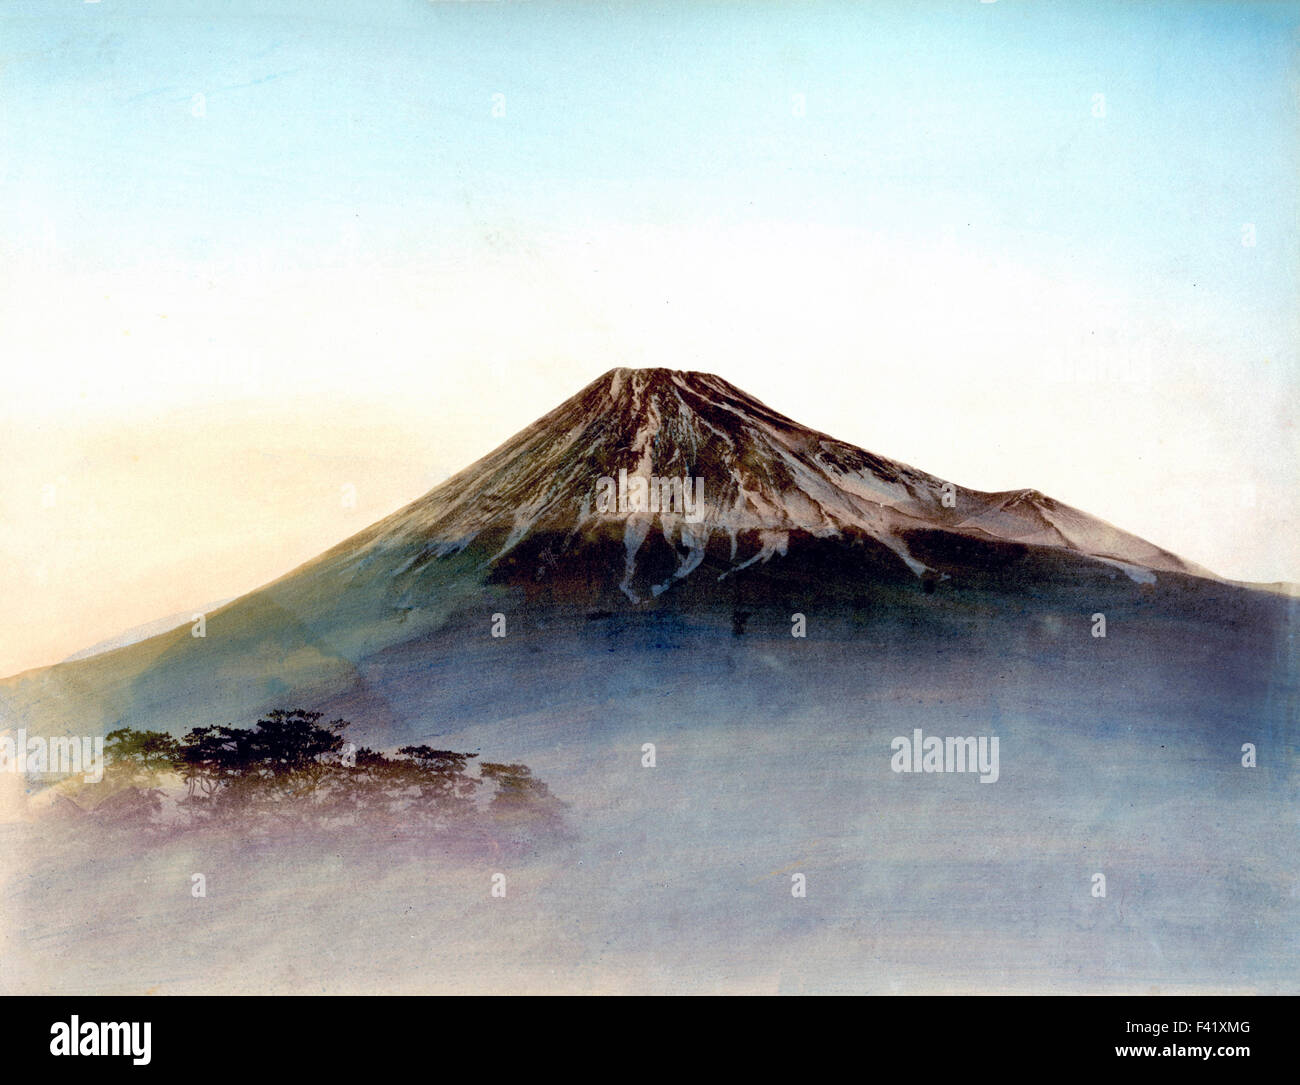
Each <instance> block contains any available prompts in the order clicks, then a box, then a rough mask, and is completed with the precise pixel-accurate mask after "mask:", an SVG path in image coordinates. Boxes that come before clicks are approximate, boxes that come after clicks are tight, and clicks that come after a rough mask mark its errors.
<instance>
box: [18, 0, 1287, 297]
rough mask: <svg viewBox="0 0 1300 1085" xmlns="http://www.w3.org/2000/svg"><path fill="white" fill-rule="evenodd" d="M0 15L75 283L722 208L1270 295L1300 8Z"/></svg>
mask: <svg viewBox="0 0 1300 1085" xmlns="http://www.w3.org/2000/svg"><path fill="white" fill-rule="evenodd" d="M52 9H53V10H52ZM3 18H4V22H3V26H4V39H5V41H6V43H7V45H6V47H5V54H6V57H5V60H6V62H5V65H4V72H3V76H2V77H0V95H3V101H4V104H5V110H4V127H3V148H4V151H3V153H4V169H5V175H4V176H5V193H6V198H5V200H4V205H3V206H4V220H3V226H4V238H5V240H6V242H8V243H9V244H18V245H23V244H29V245H34V244H38V243H39V241H40V236H39V231H40V230H42V229H43V228H44V225H45V224H46V223H48V222H51V221H52V222H54V223H56V224H57V229H58V230H59V233H60V236H63V234H65V233H66V234H67V235H68V236H69V239H71V238H75V250H76V251H75V254H70V255H71V257H72V258H74V259H77V260H83V261H102V262H105V263H117V262H120V261H121V260H122V259H123V258H124V257H130V256H132V255H135V254H141V255H145V256H147V255H148V254H150V253H153V252H156V251H158V250H165V251H166V252H168V253H173V254H174V253H185V254H188V255H190V256H192V257H193V258H195V259H211V258H213V257H219V256H221V255H222V254H223V253H225V252H226V251H228V250H230V249H237V248H238V247H240V246H248V245H255V244H258V243H260V242H261V241H262V240H263V239H264V238H265V236H266V233H267V230H268V225H269V224H274V226H275V230H276V233H277V238H278V240H279V242H280V244H281V245H282V247H283V248H284V249H285V250H286V251H285V255H286V257H287V258H291V259H297V260H303V261H308V262H311V261H314V260H317V259H320V258H321V254H322V251H323V250H324V251H327V250H328V249H329V247H330V246H332V245H333V244H334V243H335V241H336V238H337V232H338V228H339V224H340V221H341V220H343V219H344V218H346V217H347V216H348V215H349V214H351V215H352V216H353V217H354V219H355V220H356V221H358V222H359V223H360V224H361V229H362V230H363V231H364V233H365V236H366V237H367V238H369V239H371V240H372V241H373V243H374V244H376V245H381V246H383V247H384V248H385V249H386V250H388V251H390V252H394V253H396V252H402V251H409V250H415V251H418V250H421V249H422V248H425V247H427V246H429V245H437V244H439V243H443V244H450V243H457V242H460V241H463V240H464V238H465V236H466V235H468V236H470V237H474V236H477V235H479V234H481V232H482V228H483V224H484V223H491V224H495V225H497V226H498V227H499V228H500V229H506V230H515V231H521V232H524V233H527V232H528V231H530V230H533V229H537V228H539V227H541V228H546V229H554V228H557V227H563V226H565V225H567V224H576V223H581V222H583V221H590V220H593V219H594V220H596V221H601V220H607V219H613V220H629V221H638V222H641V221H645V222H655V223H683V222H702V221H707V220H709V219H710V218H712V217H714V216H716V217H719V218H721V219H723V220H724V221H727V220H737V219H739V220H745V219H766V218H778V219H785V220H800V221H808V220H812V221H819V222H826V223H834V224H840V225H860V226H867V227H877V226H881V227H886V228H889V229H906V230H914V231H918V232H921V233H927V232H938V231H942V230H944V229H950V230H954V231H958V232H959V233H960V234H961V235H962V236H964V237H967V238H972V239H976V240H978V241H980V242H981V243H991V244H995V245H1000V246H1008V247H1013V248H1014V247H1021V246H1023V247H1027V248H1029V249H1033V250H1035V251H1038V252H1041V251H1043V250H1051V249H1052V248H1053V247H1056V246H1060V245H1068V246H1069V247H1070V250H1071V251H1070V256H1071V259H1072V260H1077V261H1080V262H1083V263H1086V264H1089V265H1092V266H1094V267H1095V268H1096V270H1097V272H1098V273H1099V274H1115V275H1122V274H1124V273H1125V272H1126V271H1127V272H1129V273H1132V272H1134V271H1135V270H1139V269H1140V270H1143V271H1145V270H1147V269H1152V270H1155V271H1156V272H1158V273H1161V274H1166V275H1170V276H1173V277H1185V276H1184V273H1185V272H1189V271H1196V272H1202V273H1203V275H1202V276H1201V277H1202V278H1205V279H1206V280H1207V284H1206V285H1207V286H1208V287H1210V288H1214V289H1221V290H1225V291H1229V292H1231V293H1234V294H1236V295H1238V296H1239V297H1245V296H1252V297H1254V298H1255V299H1256V300H1257V301H1258V302H1260V303H1267V302H1268V301H1270V300H1271V301H1272V302H1273V304H1277V303H1278V301H1279V300H1281V299H1283V298H1285V299H1287V300H1289V299H1292V298H1294V296H1295V293H1296V285H1297V266H1298V263H1297V262H1298V261H1300V244H1297V241H1298V240H1300V238H1298V237H1297V222H1298V218H1300V217H1298V216H1297V214H1296V212H1297V205H1296V200H1295V189H1296V184H1295V178H1296V176H1297V174H1298V173H1300V162H1297V153H1296V152H1297V146H1296V143H1297V141H1296V135H1295V134H1296V131H1297V129H1298V128H1300V125H1298V124H1297V120H1298V119H1300V118H1297V115H1296V112H1297V110H1296V72H1295V56H1296V49H1297V40H1296V25H1297V8H1296V6H1295V5H1289V4H1279V3H1274V4H1264V5H1258V6H1248V5H1238V4H1230V3H1204V4H1159V3H1153V4H1140V5H1134V4H1113V5H1109V4H1097V3H1086V4H1085V3H1077V4H1042V3H1033V4H1029V3H1015V2H1014V0H999V2H997V3H992V4H982V3H978V2H974V0H972V2H961V3H947V4H932V3H931V4H927V3H921V4H902V3H876V4H809V3H800V4H754V5H741V4H675V5H659V4H634V5H621V6H611V5H596V4H583V5H567V4H546V3H535V4H510V5H495V4H476V3H467V4H456V3H448V4H427V3H415V2H405V3H390V2H383V0H379V2H370V3H365V4H358V3H337V2H333V3H331V2H320V0H313V2H310V3H285V2H280V3H274V2H272V3H219V2H213V0H203V2H201V3H184V2H180V3H177V2H168V3H152V4H151V3H140V2H132V3H129V4H128V3H122V2H120V0H102V2H100V3H96V4H86V3H81V4H77V3H65V4H61V5H58V6H57V7H56V6H54V5H51V4H50V3H48V2H45V0H42V2H40V3H31V4H18V5H13V4H11V5H9V6H8V10H7V12H6V13H5V15H4V17H3ZM498 93H499V94H504V95H505V103H504V104H505V113H506V115H505V117H503V118H501V117H496V118H494V117H493V116H492V114H491V104H492V101H491V96H492V95H493V94H498ZM196 94H202V95H204V104H203V111H204V113H205V115H204V116H203V117H201V118H196V117H194V116H193V115H192V114H193V112H194V106H193V102H194V101H195V99H194V97H193V96H194V95H196ZM1095 94H1104V95H1105V103H1104V107H1105V117H1104V118H1100V119H1099V118H1097V117H1094V116H1093V114H1092V109H1093V96H1094V95H1095ZM795 95H803V96H804V102H805V106H804V109H805V113H804V115H803V116H802V117H797V116H795V115H794V112H795V105H794V102H795V99H794V96H795ZM1246 222H1251V223H1254V224H1255V225H1256V227H1257V230H1258V251H1257V253H1256V254H1255V255H1256V256H1263V257H1267V259H1255V260H1253V261H1252V262H1250V263H1248V264H1245V265H1243V263H1242V261H1241V260H1240V259H1237V257H1239V256H1240V253H1238V252H1237V251H1235V249H1234V248H1233V247H1232V245H1228V244H1224V242H1225V240H1226V241H1228V242H1235V241H1236V240H1237V235H1238V231H1239V230H1240V227H1241V225H1242V224H1243V223H1246ZM1237 247H1238V248H1239V247H1240V246H1237ZM1197 289H1204V287H1202V286H1201V285H1200V284H1199V280H1198V286H1197Z"/></svg>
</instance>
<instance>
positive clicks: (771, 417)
mask: <svg viewBox="0 0 1300 1085" xmlns="http://www.w3.org/2000/svg"><path fill="white" fill-rule="evenodd" d="M602 479H604V480H610V481H612V480H616V479H617V480H621V482H622V483H623V484H624V485H626V482H627V480H628V479H646V480H647V482H648V484H652V483H654V482H655V481H656V480H660V481H662V480H671V481H672V482H673V484H674V485H677V484H678V483H679V482H681V481H682V480H684V481H685V483H686V487H687V493H688V494H689V493H690V487H691V482H692V480H698V482H699V493H698V494H697V495H696V496H697V505H698V507H697V508H695V509H694V510H690V511H688V510H687V509H686V508H685V507H684V503H683V502H682V501H672V500H670V498H669V495H668V491H667V490H665V500H664V508H662V509H659V510H657V511H655V510H653V509H652V508H651V507H650V506H649V505H648V504H647V503H646V502H644V501H642V502H640V503H638V502H636V501H633V502H631V503H629V502H627V499H626V495H624V496H623V497H622V499H621V503H611V502H608V501H606V502H604V503H603V504H602V502H601V501H600V499H599V498H600V488H601V487H600V482H601V480H602ZM655 496H657V495H655ZM691 511H693V513H694V515H691ZM1290 610H1291V605H1290V604H1288V602H1287V601H1285V600H1281V599H1279V598H1277V597H1275V596H1272V595H1269V594H1268V593H1265V592H1260V591H1252V590H1250V589H1248V588H1246V587H1243V586H1239V585H1234V584H1230V583H1228V582H1225V581H1222V580H1221V579H1219V578H1217V577H1215V576H1214V574H1212V573H1210V572H1209V571H1207V570H1205V569H1203V568H1200V567H1199V566H1196V565H1194V564H1192V563H1190V562H1188V561H1185V560H1183V559H1181V558H1179V557H1177V556H1176V555H1174V554H1171V553H1169V552H1168V551H1166V550H1163V549H1161V548H1160V547H1158V546H1155V545H1153V544H1151V543H1149V542H1146V541H1144V540H1143V539H1140V538H1138V537H1136V536H1134V535H1131V534H1129V533H1127V532H1124V531H1122V530H1120V529H1118V528H1116V527H1113V526H1111V525H1110V524H1107V523H1105V522H1104V521H1102V520H1099V519H1097V518H1095V517H1092V516H1089V515H1088V514H1086V513H1084V512H1081V511H1079V510H1077V509H1074V508H1071V507H1070V506H1068V505H1065V504H1063V503H1061V502H1059V501H1056V500H1053V499H1052V498H1050V497H1048V496H1046V495H1044V494H1042V493H1040V492H1038V491H1037V490H1031V489H1025V490H1014V491H1007V492H1000V493H983V492H980V491H977V490H972V489H968V488H966V487H962V486H960V485H957V484H955V483H953V482H950V481H947V480H944V479H941V478H938V477H936V476H934V475H931V474H927V473H926V472H924V471H920V470H917V469H915V468H912V467H909V466H907V465H905V464H902V463H898V462H895V461H893V460H889V459H886V458H884V457H882V456H878V455H876V454H874V453H871V452H868V451H865V450H863V449H861V448H857V447H855V446H853V445H850V444H847V443H845V442H843V441H838V440H835V439H834V438H832V437H829V436H827V435H826V434H823V433H819V432H817V431H815V430H811V429H809V428H807V427H805V426H801V425H799V424H798V423H797V422H795V421H793V420H792V419H790V418H787V417H786V416H784V415H782V414H779V413H778V412H776V411H774V410H772V409H771V408H769V407H768V406H766V405H765V404H763V403H761V402H759V401H758V400H756V399H755V398H753V397H752V396H750V395H748V394H747V393H745V392H743V391H742V390H741V389H739V388H737V387H735V386H734V385H732V384H730V383H728V382H727V381H725V380H723V379H721V378H720V377H717V376H713V375H711V374H707V373H692V372H679V371H674V370H668V369H614V370H611V371H609V372H608V373H606V374H604V375H603V376H602V377H600V378H598V379H597V380H595V381H593V382H592V383H591V384H589V385H588V386H587V387H585V388H583V389H582V390H581V391H579V392H578V393H577V394H576V395H574V396H573V397H571V398H570V399H568V400H566V401H565V402H563V403H561V404H560V405H559V406H558V407H556V408H555V409H554V410H552V411H551V412H549V413H548V414H546V415H543V416H542V417H541V418H539V419H538V420H537V421H536V422H535V423H533V424H532V425H531V426H529V427H528V428H527V429H525V430H523V431H522V432H521V433H519V434H518V435H516V436H515V437H513V438H512V439H510V440H509V441H507V442H506V443H505V444H503V445H501V446H500V447H499V448H497V449H496V450H495V451H493V452H491V453H489V454H488V455H487V456H485V457H483V458H482V459H481V460H479V461H478V462H476V463H474V464H472V465H471V466H469V467H468V468H466V469H465V470H463V471H461V472H460V473H459V474H457V475H455V476H453V477H451V478H450V479H448V480H447V481H446V482H444V483H443V484H442V485H440V486H438V487H436V488H435V489H434V490H432V491H430V492H429V493H427V494H426V495H424V496H423V497H421V498H419V499H418V500H416V501H414V502H412V503H411V504H410V505H408V506H406V507H405V508H403V509H401V510H399V511H397V512H395V513H393V514H392V515H390V516H388V517H387V518H385V519H383V520H381V521H379V522H378V523H376V524H374V525H372V526H370V527H369V528H367V529H365V530H363V531H361V532H360V533H358V534H356V535H354V536H353V537H351V538H349V539H347V540H345V541H344V542H342V543H340V544H339V545H338V546H336V547H334V548H333V549H331V550H329V551H328V552H326V553H324V554H322V555H321V556H320V557H318V558H317V559H315V560H313V561H311V562H309V563H307V564H306V565H303V566H302V567H300V568H298V569H296V570H294V571H293V572H291V573H289V574H288V575H286V576H284V577H282V578H280V579H279V580H276V581H275V582H273V583H271V584H268V585H267V586H265V587H263V588H261V589H259V590H257V591H254V592H252V593H250V594H248V595H245V596H243V597H241V598H239V599H237V600H235V601H233V602H231V603H230V604H228V605H226V606H223V607H221V608H220V609H218V610H216V611H214V612H213V613H211V614H209V615H207V616H206V619H205V622H206V627H207V628H206V635H205V636H204V637H203V638H196V637H194V636H192V635H191V632H192V631H191V629H190V627H189V626H188V625H186V626H182V627H180V628H176V629H172V630H171V631H169V632H167V633H164V634H162V635H160V636H155V637H152V638H150V639H147V640H144V641H142V642H140V643H135V644H129V645H127V646H125V647H122V648H119V649H116V650H113V651H108V652H103V653H101V654H98V655H95V656H93V657H90V658H86V659H74V660H71V661H68V662H64V663H61V664H58V665H55V666H53V667H49V668H44V669H41V670H37V671H31V672H27V673H25V674H22V675H19V676H16V677H14V678H10V679H8V680H6V681H5V682H3V683H2V684H0V709H3V711H4V713H5V715H6V717H7V718H8V719H9V720H11V721H13V722H14V723H15V724H21V725H23V726H25V727H26V728H27V729H28V731H29V732H32V733H46V732H49V733H62V732H63V731H64V730H65V729H66V728H68V727H73V726H75V727H77V728H81V729H82V730H84V729H85V728H86V727H87V726H89V727H90V728H91V729H92V730H98V729H101V728H102V729H111V728H112V727H115V726H125V725H129V726H136V727H143V726H155V727H158V728H160V729H167V730H180V729H185V728H188V727H190V726H193V725H196V724H200V723H207V722H225V721H228V720H229V719H232V718H238V717H240V716H244V717H248V716H251V715H253V714H256V713H258V712H261V711H265V710H267V709H269V708H270V707H273V706H275V705H282V704H285V703H288V702H289V701H293V702H294V703H295V704H298V703H304V704H309V705H311V706H313V707H317V708H321V709H324V710H327V711H330V712H335V711H344V712H352V713H354V714H356V715H357V716H358V717H359V719H358V723H359V728H358V731H359V733H365V732H366V731H367V730H369V731H370V732H371V733H372V734H373V735H374V737H376V738H379V739H394V740H396V739H400V738H403V737H407V736H408V734H413V733H421V734H423V733H427V732H428V731H429V729H430V728H431V727H432V728H436V727H437V726H440V724H438V723H437V722H435V721H434V720H432V719H431V718H430V717H431V716H433V717H437V719H440V720H443V721H444V722H445V717H446V715H447V713H448V712H449V711H451V712H453V713H455V712H468V713H470V714H471V715H473V714H474V713H475V712H478V713H480V714H481V713H488V714H490V709H491V705H490V704H489V703H487V702H479V703H476V704H470V703H467V702H466V693H467V690H469V689H472V688H473V685H474V684H473V683H472V682H471V683H465V682H462V681H459V680H458V679H457V678H456V677H455V672H456V670H457V668H458V667H459V666H467V667H472V668H477V667H480V666H482V665H487V666H488V667H489V668H490V669H491V670H492V671H499V670H500V669H501V666H500V665H501V664H502V662H503V661H504V659H506V658H508V657H509V656H510V654H511V650H502V649H503V645H501V644H498V643H494V641H493V639H492V638H491V637H490V636H489V633H490V630H489V621H490V618H491V616H492V615H496V614H500V615H503V616H504V618H505V621H506V622H507V623H508V637H507V639H509V640H511V643H516V644H517V643H520V642H521V641H527V642H529V643H533V642H532V640H531V639H530V638H532V637H534V636H536V635H539V634H541V633H542V631H543V630H546V631H547V632H546V634H545V636H543V637H542V638H541V640H540V641H538V642H536V643H534V644H533V647H534V648H536V647H539V646H540V645H541V644H543V643H545V642H548V641H549V642H550V643H551V644H552V645H558V644H560V643H563V641H564V638H565V637H566V636H567V635H570V634H572V635H575V636H577V637H578V638H579V640H580V641H581V642H582V644H583V645H585V646H586V647H591V641H592V638H593V636H596V635H597V634H598V633H599V631H600V630H604V631H605V632H606V633H607V634H608V635H609V636H611V637H614V638H615V639H616V640H619V641H620V643H622V644H623V645H624V649H629V648H630V647H631V646H632V645H633V644H635V646H636V650H642V649H644V648H645V643H657V642H658V641H659V640H661V639H662V634H663V631H664V629H665V628H666V623H667V624H676V626H678V627H681V626H682V625H683V623H685V625H689V626H690V627H691V628H692V629H694V630H695V631H696V633H697V634H699V635H701V636H706V637H707V633H706V630H713V631H715V632H719V634H720V635H721V636H722V637H723V643H727V644H730V643H731V640H732V638H733V637H735V636H738V635H743V634H744V632H745V631H746V630H748V631H749V632H750V633H751V634H753V633H754V632H755V631H756V630H757V628H758V627H759V626H760V625H762V624H763V623H764V622H766V626H767V627H768V628H774V627H780V626H784V625H788V624H789V622H790V617H789V616H790V615H791V614H793V613H796V612H798V613H802V614H804V615H805V617H806V620H807V621H809V622H811V623H812V625H813V627H814V629H820V630H821V631H822V632H823V633H829V632H830V630H831V629H838V628H840V626H842V625H843V623H845V622H848V623H849V624H850V625H852V626H853V627H855V628H857V629H860V630H864V631H869V632H871V633H872V634H873V635H875V636H885V638H886V641H887V642H888V643H889V644H890V647H891V650H892V649H895V648H898V649H902V648H906V647H907V646H908V645H910V646H911V647H912V649H913V650H914V651H916V652H917V653H923V650H924V646H925V645H926V644H928V643H931V642H936V641H938V642H942V641H945V640H947V641H951V640H952V638H953V637H954V636H955V635H957V634H958V632H959V631H961V632H962V635H975V634H976V633H977V631H978V629H979V628H980V627H981V626H983V628H984V629H985V631H986V633H987V634H988V636H990V637H992V638H994V639H995V640H997V639H998V638H1001V639H1002V640H1004V641H1005V640H1006V639H1007V638H1008V637H1009V638H1010V639H1011V640H1012V641H1015V642H1017V643H1020V642H1022V641H1024V640H1025V638H1026V637H1028V638H1030V639H1033V638H1035V637H1039V636H1040V634H1041V632H1042V630H1043V629H1044V628H1048V627H1051V628H1053V629H1054V628H1057V627H1058V626H1059V625H1060V623H1061V622H1062V621H1066V620H1067V619H1066V617H1065V616H1066V615H1067V614H1068V615H1069V618H1068V621H1070V622H1073V623H1074V624H1075V626H1076V630H1077V627H1078V623H1079V622H1083V621H1085V620H1086V619H1087V618H1088V616H1090V615H1092V614H1093V613H1099V612H1103V613H1108V614H1110V615H1112V617H1111V619H1110V620H1111V621H1112V624H1113V622H1114V621H1115V619H1116V618H1118V617H1120V616H1121V615H1127V616H1129V617H1130V618H1131V620H1132V622H1134V623H1138V625H1139V626H1140V627H1141V628H1144V629H1146V630H1147V639H1146V641H1144V642H1143V643H1144V644H1145V646H1146V647H1147V648H1151V647H1152V646H1153V645H1154V643H1155V641H1156V640H1159V639H1160V638H1161V637H1164V636H1166V635H1167V634H1168V633H1169V632H1170V631H1171V630H1173V629H1175V628H1178V629H1186V628H1187V626H1188V623H1193V624H1195V623H1196V622H1197V621H1198V620H1200V619H1206V620H1205V622H1204V623H1203V624H1204V626H1205V628H1204V629H1203V630H1202V634H1204V633H1205V632H1207V631H1208V632H1210V633H1211V634H1213V633H1214V631H1215V629H1217V628H1218V626H1216V624H1215V623H1216V622H1219V625H1222V623H1223V622H1227V623H1228V624H1229V625H1230V626H1231V627H1232V628H1234V629H1238V630H1239V631H1240V634H1241V635H1240V637H1238V638H1237V639H1236V640H1234V641H1233V643H1232V644H1231V645H1229V646H1228V648H1230V649H1231V651H1230V652H1229V654H1230V655H1237V654H1240V652H1241V651H1242V650H1243V648H1248V647H1249V646H1250V645H1253V644H1255V642H1256V641H1261V643H1260V644H1259V645H1256V647H1259V648H1260V649H1261V650H1264V644H1263V642H1270V643H1271V641H1272V640H1273V639H1274V638H1275V637H1276V635H1277V634H1278V631H1279V630H1280V629H1282V628H1283V627H1284V626H1286V624H1287V621H1288V620H1289V617H1288V616H1289V614H1290ZM1071 611H1073V613H1072V614H1071V613H1070V612H1071ZM1209 615H1214V616H1215V618H1214V620H1210V619H1209V618H1208V617H1207V616H1209ZM620 631H621V632H620ZM515 634H522V637H520V636H514V635H515ZM647 637H648V638H649V642H645V638H647ZM620 638H621V639H620ZM628 638H630V640H629V639H628ZM1261 638H1262V640H1261ZM1211 639H1213V637H1211ZM1084 641H1085V643H1086V641H1087V638H1086V637H1085V638H1084ZM643 642H645V643H643ZM1206 646H1207V641H1206V637H1205V636H1204V635H1202V636H1201V637H1200V638H1199V639H1198V638H1195V637H1194V638H1192V639H1191V640H1189V641H1187V642H1186V643H1185V644H1183V645H1182V647H1181V648H1179V651H1180V652H1183V653H1184V654H1185V653H1186V652H1188V651H1190V652H1191V653H1192V654H1193V655H1199V654H1202V653H1203V652H1204V651H1205V650H1206ZM1094 647H1095V646H1094ZM1137 647H1138V646H1136V645H1133V644H1131V643H1130V650H1135V649H1136V648H1137ZM492 649H498V650H497V651H496V652H495V655H492V653H491V650H492ZM620 650H623V649H620ZM485 651H488V652H489V655H488V657H487V658H485V657H484V656H483V653H484V652H485ZM540 663H541V661H540V660H538V659H532V660H530V661H529V666H528V668H526V670H525V671H524V672H521V673H520V674H517V675H516V676H515V678H516V680H517V681H518V682H519V683H527V682H528V681H530V680H537V679H538V674H537V673H536V672H537V670H538V665H539V664H540ZM506 669H509V668H506ZM542 669H543V671H544V670H545V668H542ZM435 677H436V678H437V681H434V678H435ZM556 677H557V676H556V675H554V674H549V678H550V679H554V678H556Z"/></svg>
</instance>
